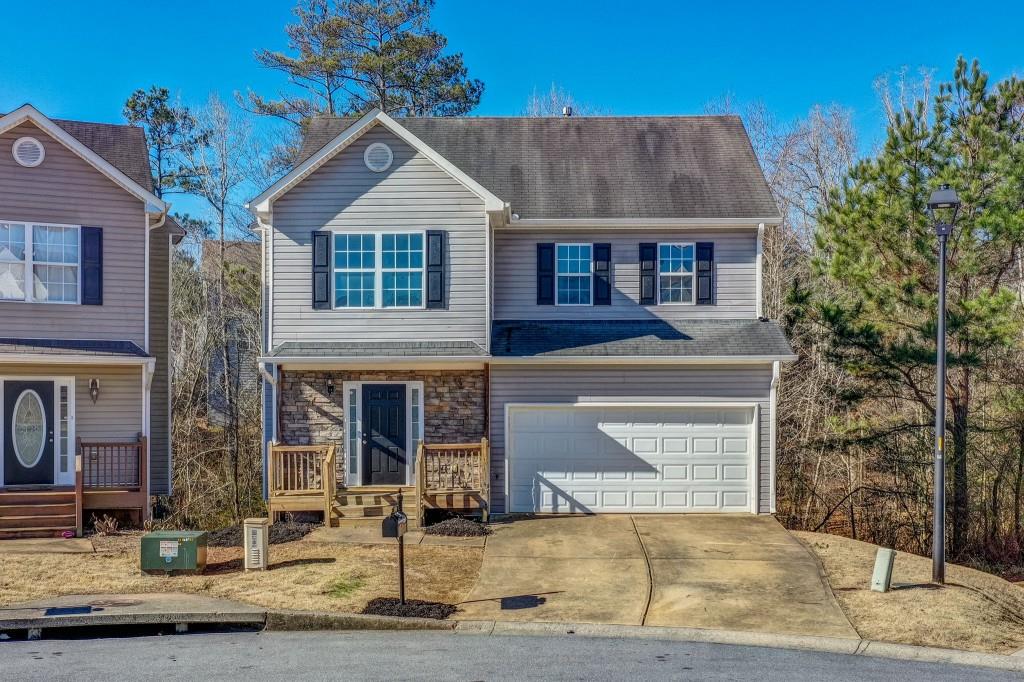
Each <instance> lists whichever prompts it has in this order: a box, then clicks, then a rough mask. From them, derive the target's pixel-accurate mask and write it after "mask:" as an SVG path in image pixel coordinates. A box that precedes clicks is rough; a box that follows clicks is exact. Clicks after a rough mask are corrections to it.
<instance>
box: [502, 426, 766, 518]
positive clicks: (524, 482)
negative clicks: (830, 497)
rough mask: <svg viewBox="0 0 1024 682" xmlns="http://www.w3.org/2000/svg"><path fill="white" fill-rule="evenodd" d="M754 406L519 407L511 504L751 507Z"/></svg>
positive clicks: (512, 442) (512, 431)
mask: <svg viewBox="0 0 1024 682" xmlns="http://www.w3.org/2000/svg"><path fill="white" fill-rule="evenodd" d="M752 417H753V410H752V409H750V408H747V407H742V408H697V407H687V408H676V407H644V406H622V407H607V406H602V407H589V406H546V407H515V406H513V407H512V408H511V409H510V415H509V426H510V428H509V434H508V437H509V457H510V472H509V501H510V510H512V511H543V512H568V511H576V512H580V511H590V512H600V511H608V512H614V511H620V512H621V511H645V512H673V511H674V512H685V511H749V509H750V502H751V500H752V499H753V491H752V490H751V489H750V486H751V482H750V471H751V469H750V466H751V461H752V450H753V446H754V439H753V433H752V427H751V419H752Z"/></svg>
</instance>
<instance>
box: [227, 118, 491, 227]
mask: <svg viewBox="0 0 1024 682" xmlns="http://www.w3.org/2000/svg"><path fill="white" fill-rule="evenodd" d="M377 124H380V125H382V126H384V127H385V128H387V129H388V130H389V131H391V132H392V133H393V134H394V135H395V136H396V137H398V138H399V139H401V140H403V141H404V142H405V143H406V144H408V145H409V146H411V147H412V148H413V149H415V150H417V151H418V152H420V153H421V154H423V155H424V156H425V157H427V158H428V159H430V160H431V161H432V162H433V163H434V164H435V165H437V166H438V167H439V168H441V170H443V171H445V172H446V173H448V175H450V176H452V177H453V178H455V180H457V181H458V182H460V183H461V184H463V185H464V186H465V187H466V188H467V189H468V190H469V191H471V192H472V193H473V194H475V195H477V196H478V197H480V199H482V200H483V202H484V210H485V211H504V210H505V202H504V201H502V200H501V199H499V198H498V197H496V196H495V195H494V194H493V193H492V192H491V191H490V190H488V189H487V188H485V187H484V186H483V185H481V184H480V183H479V182H477V181H476V180H474V179H473V178H471V177H469V176H468V175H466V174H465V173H463V172H462V171H461V170H459V169H458V168H457V167H456V166H455V165H454V164H452V163H451V162H450V161H448V160H447V159H446V158H444V157H443V156H441V155H440V154H439V153H438V152H437V151H435V150H434V149H432V148H431V147H430V146H429V145H427V143H425V142H424V141H423V140H421V139H419V138H418V137H416V136H415V135H413V134H412V133H411V132H409V131H408V130H406V129H405V128H404V127H403V126H402V125H401V124H400V123H398V122H397V121H395V119H393V118H391V117H390V116H388V115H387V114H385V113H384V112H382V111H381V110H380V109H372V110H370V111H369V112H367V113H366V114H365V115H363V116H362V117H361V118H360V119H359V120H358V121H356V122H355V123H353V124H352V125H350V126H349V127H348V128H346V129H345V130H344V131H342V132H341V133H339V134H338V136H337V137H335V138H334V139H333V140H331V141H330V142H328V143H327V144H326V145H324V146H323V147H322V148H321V149H320V150H319V151H318V152H316V153H315V154H313V156H311V157H309V158H308V159H306V160H305V161H303V162H302V163H300V164H299V165H298V166H296V167H295V168H293V169H292V170H291V171H290V172H289V173H288V174H287V175H285V176H284V177H283V178H281V179H280V180H278V181H277V182H275V183H274V184H273V185H271V186H270V187H269V188H267V190H266V191H264V192H263V193H262V194H260V195H259V196H258V197H256V198H254V199H252V200H251V201H249V203H247V204H246V208H248V209H249V210H250V211H254V212H256V213H257V214H260V213H264V214H266V213H269V212H270V210H271V208H272V206H273V202H274V201H275V200H277V199H278V198H280V197H281V196H282V195H283V194H285V193H286V192H288V191H289V190H290V189H292V188H293V187H294V186H295V185H297V184H298V183H299V182H301V181H302V180H304V179H305V178H306V176H308V175H309V174H310V173H312V172H313V171H315V170H316V169H317V168H319V167H320V166H322V165H323V164H324V163H326V162H327V161H328V160H330V159H331V158H333V157H334V156H335V155H336V154H337V153H338V152H340V151H341V150H343V149H345V148H346V147H347V146H349V145H350V144H352V143H353V142H355V141H356V140H358V139H359V138H360V137H362V135H363V134H364V133H366V131H368V130H369V129H370V128H371V127H373V126H374V125H377Z"/></svg>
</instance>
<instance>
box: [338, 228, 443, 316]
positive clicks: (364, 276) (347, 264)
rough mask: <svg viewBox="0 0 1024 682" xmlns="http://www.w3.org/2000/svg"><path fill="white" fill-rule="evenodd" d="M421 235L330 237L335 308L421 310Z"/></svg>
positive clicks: (343, 234) (356, 234)
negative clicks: (331, 242) (331, 238)
mask: <svg viewBox="0 0 1024 682" xmlns="http://www.w3.org/2000/svg"><path fill="white" fill-rule="evenodd" d="M423 251H424V236H423V233H422V232H385V233H379V232H366V233H349V232H337V233H335V234H334V307H335V308H422V307H423V262H424V254H423Z"/></svg>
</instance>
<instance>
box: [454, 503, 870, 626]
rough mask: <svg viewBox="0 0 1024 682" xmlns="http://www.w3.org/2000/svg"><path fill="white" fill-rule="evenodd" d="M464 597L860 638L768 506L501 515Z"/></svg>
mask: <svg viewBox="0 0 1024 682" xmlns="http://www.w3.org/2000/svg"><path fill="white" fill-rule="evenodd" d="M865 579H867V578H865ZM460 606H461V608H462V610H463V613H462V614H460V617H461V618H465V619H480V620H523V621H545V622H563V623H615V624H626V625H661V626H676V627H696V628H716V629H728V630H746V631H755V632H778V633H786V634H805V635H820V636H831V637H857V633H856V631H855V630H854V629H853V627H852V626H851V625H850V622H849V620H847V618H846V616H845V615H844V614H843V612H842V610H841V609H840V608H839V605H838V604H837V603H836V600H835V598H834V597H833V596H832V592H831V590H830V589H829V588H828V586H827V583H826V582H825V579H824V577H823V576H822V574H821V571H820V569H819V566H818V562H817V560H816V559H815V558H814V557H813V556H812V555H811V553H810V552H809V551H808V550H807V549H806V548H805V547H804V546H803V545H802V544H800V542H799V541H797V540H796V538H794V537H793V536H791V535H790V534H789V533H788V532H787V531H786V530H785V529H784V528H783V527H782V526H781V525H780V524H779V522H778V521H776V520H775V519H774V518H772V517H768V516H749V515H618V514H614V515H613V514H606V515H600V516H552V517H537V518H534V519H528V520H522V521H515V522H513V523H509V524H507V525H498V526H497V528H496V531H495V534H494V535H493V536H492V537H490V538H488V540H487V545H486V547H485V549H484V560H483V565H482V567H481V569H480V579H479V581H478V582H477V585H476V587H475V588H474V589H473V591H472V593H471V594H470V595H469V597H468V598H467V600H466V602H464V603H463V604H461V605H460Z"/></svg>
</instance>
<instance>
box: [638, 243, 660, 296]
mask: <svg viewBox="0 0 1024 682" xmlns="http://www.w3.org/2000/svg"><path fill="white" fill-rule="evenodd" d="M639 258H640V305H655V304H657V302H658V292H657V290H656V289H655V288H654V287H655V280H656V279H657V277H658V245H657V244H653V243H650V242H647V243H642V244H640V255H639Z"/></svg>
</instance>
